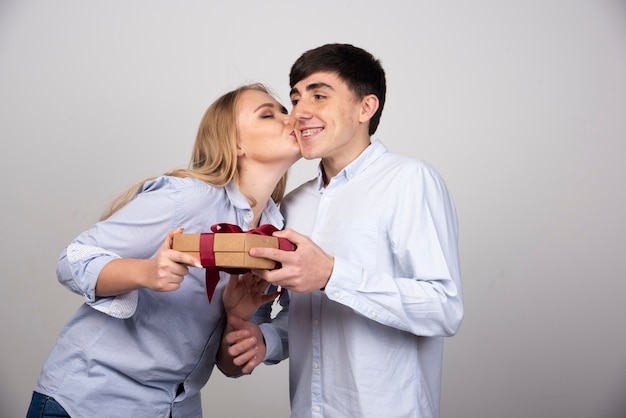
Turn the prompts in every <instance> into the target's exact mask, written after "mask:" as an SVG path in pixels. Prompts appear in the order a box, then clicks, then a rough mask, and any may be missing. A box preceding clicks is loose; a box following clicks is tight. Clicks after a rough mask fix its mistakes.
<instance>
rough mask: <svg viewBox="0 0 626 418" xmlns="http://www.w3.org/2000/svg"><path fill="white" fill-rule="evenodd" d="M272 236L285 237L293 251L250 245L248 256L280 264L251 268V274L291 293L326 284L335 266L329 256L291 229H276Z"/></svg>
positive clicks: (321, 286)
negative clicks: (265, 268) (278, 266)
mask: <svg viewBox="0 0 626 418" xmlns="http://www.w3.org/2000/svg"><path fill="white" fill-rule="evenodd" d="M273 235H274V236H275V237H281V238H287V239H288V240H289V241H291V242H292V243H294V244H295V245H296V250H295V251H282V250H279V249H276V248H261V247H256V248H251V249H250V255H251V256H253V257H263V258H269V259H271V260H274V261H278V262H279V263H281V265H282V267H281V268H280V269H275V270H252V272H253V273H254V274H256V275H258V276H260V277H262V278H264V279H265V280H266V281H267V282H268V283H271V284H274V285H276V286H281V287H282V288H283V289H289V290H293V291H295V292H311V291H314V290H319V289H323V288H324V287H326V283H328V280H329V279H330V275H331V273H332V272H333V267H334V265H335V259H334V258H333V257H332V256H330V255H328V254H326V253H325V252H324V250H322V249H321V248H320V247H319V246H318V245H317V244H315V243H314V242H313V241H311V239H310V238H309V237H307V236H305V235H302V234H299V233H297V232H295V231H294V230H292V229H289V228H288V229H286V230H284V231H276V232H274V234H273Z"/></svg>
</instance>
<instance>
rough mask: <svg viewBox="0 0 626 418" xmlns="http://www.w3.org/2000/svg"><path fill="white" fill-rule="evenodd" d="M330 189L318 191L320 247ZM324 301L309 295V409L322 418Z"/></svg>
mask: <svg viewBox="0 0 626 418" xmlns="http://www.w3.org/2000/svg"><path fill="white" fill-rule="evenodd" d="M332 193H333V192H332V188H326V189H323V190H321V191H320V194H321V198H320V203H319V208H318V211H317V218H316V220H315V225H314V228H313V231H312V233H311V239H312V240H313V242H315V243H316V244H318V245H320V246H322V242H321V239H322V236H321V232H320V231H321V230H322V229H323V227H324V225H325V224H326V219H327V217H328V214H329V212H330V209H329V208H330V202H331V196H332ZM323 300H324V294H323V292H312V293H311V321H312V324H311V332H312V342H313V349H312V358H311V369H312V370H311V408H312V411H311V412H312V414H313V416H316V417H321V416H323V413H324V411H323V396H322V366H323V364H322V361H323V359H322V335H321V326H322V323H321V312H322V304H323Z"/></svg>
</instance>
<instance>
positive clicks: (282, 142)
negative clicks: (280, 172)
mask: <svg viewBox="0 0 626 418" xmlns="http://www.w3.org/2000/svg"><path fill="white" fill-rule="evenodd" d="M237 137H238V142H237V147H238V155H239V158H240V160H242V159H245V160H248V161H255V162H258V163H262V164H276V165H277V167H278V166H280V167H282V168H283V169H285V170H286V169H287V168H289V167H290V166H291V165H292V164H293V163H294V162H296V161H297V160H298V159H299V158H300V146H299V145H298V141H297V140H296V136H295V133H294V131H293V125H292V122H291V120H290V118H289V115H288V113H287V109H285V107H284V106H283V105H281V104H280V103H278V102H277V101H276V100H274V98H272V96H270V95H269V94H267V93H264V92H262V91H258V90H246V91H244V92H243V93H241V96H240V97H239V106H238V113H237Z"/></svg>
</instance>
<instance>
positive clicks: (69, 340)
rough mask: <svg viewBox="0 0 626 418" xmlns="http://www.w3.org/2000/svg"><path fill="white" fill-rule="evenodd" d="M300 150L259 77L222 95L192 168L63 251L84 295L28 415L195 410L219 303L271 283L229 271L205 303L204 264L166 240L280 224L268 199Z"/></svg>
mask: <svg viewBox="0 0 626 418" xmlns="http://www.w3.org/2000/svg"><path fill="white" fill-rule="evenodd" d="M299 158H300V148H299V146H298V143H297V141H296V139H295V135H294V133H293V127H292V125H291V122H290V121H289V116H288V115H287V110H286V109H285V108H284V107H283V106H282V105H281V104H280V103H278V102H277V101H276V100H275V99H274V98H273V97H272V96H271V95H270V93H269V92H268V90H267V89H266V88H265V87H263V86H262V85H260V84H253V85H248V86H243V87H241V88H238V89H236V90H234V91H231V92H229V93H227V94H225V95H223V96H222V97H220V98H218V99H217V100H216V101H215V102H214V103H213V104H212V105H211V106H210V107H209V108H208V109H207V111H206V113H205V114H204V117H203V118H202V121H201V123H200V127H199V131H198V135H197V138H196V142H195V144H194V148H193V153H192V158H191V164H190V168H189V169H184V170H183V169H180V170H173V171H170V172H168V173H166V174H165V175H163V176H160V177H157V178H153V179H148V180H146V181H143V182H140V183H139V184H137V185H136V186H135V187H133V188H131V189H130V190H129V192H127V193H126V194H125V195H124V196H123V197H122V198H121V199H119V200H118V201H117V202H114V204H113V205H112V208H111V210H110V211H109V213H108V214H106V215H105V216H104V217H103V219H101V220H100V222H98V223H96V224H95V225H94V226H92V227H91V228H90V229H89V230H87V231H84V232H83V233H81V234H80V235H79V236H78V237H77V238H76V239H75V240H74V241H73V242H72V243H71V244H70V245H69V246H68V247H67V248H66V249H65V250H64V251H63V253H62V254H61V257H60V259H59V263H58V267H57V275H58V277H59V281H60V282H61V283H62V284H63V285H65V286H66V287H68V288H69V289H70V290H72V291H73V292H75V293H78V294H81V295H83V296H84V297H85V299H86V303H85V304H84V305H83V306H81V307H80V308H79V309H78V311H77V312H76V314H75V315H74V317H73V318H72V319H71V320H70V321H69V322H68V323H67V325H66V326H65V328H64V330H63V331H62V332H61V335H60V337H59V339H58V341H57V344H56V346H55V347H54V349H53V351H52V353H51V354H50V356H49V358H48V360H47V361H46V363H45V365H44V367H43V370H42V372H41V375H40V378H39V381H38V383H37V386H36V387H35V391H34V394H33V400H32V402H31V407H30V409H29V412H28V417H31V416H37V417H46V416H55V417H58V416H73V417H75V418H78V417H89V418H95V417H104V416H106V417H134V418H137V417H149V418H155V417H168V416H172V417H185V418H188V417H200V416H202V411H201V402H200V393H199V391H200V389H201V388H202V386H204V384H205V383H206V382H207V380H208V379H209V376H210V374H211V371H212V369H213V366H214V364H215V357H216V352H217V350H218V348H219V344H220V338H221V334H222V331H223V328H224V322H225V321H224V318H225V310H224V309H225V308H226V309H227V310H228V311H229V312H228V313H229V314H235V315H237V316H244V317H246V316H250V315H251V314H252V313H253V311H254V309H256V307H258V306H260V305H261V304H263V303H265V302H267V301H269V300H271V299H272V298H273V295H263V294H262V292H261V290H260V289H262V288H263V287H264V283H260V282H258V283H254V284H251V285H248V286H247V287H246V286H241V282H238V281H237V279H236V277H233V278H231V280H230V281H228V280H221V281H220V283H219V284H218V287H217V289H216V290H215V293H214V296H213V298H212V301H211V302H210V303H209V301H208V300H207V295H206V289H205V270H204V269H202V268H196V267H201V266H200V265H199V260H197V259H195V258H194V257H191V256H190V255H189V254H185V253H181V252H178V251H174V250H172V249H171V246H172V240H173V235H174V234H175V233H180V232H182V230H183V228H184V230H185V232H186V233H200V232H208V231H210V228H211V226H212V225H214V224H217V223H231V224H236V225H238V226H239V227H241V229H242V230H244V231H246V230H249V229H252V228H255V227H257V226H258V225H260V224H267V223H269V224H273V225H274V226H276V227H277V228H279V229H280V228H282V227H283V218H282V216H281V214H280V212H279V211H278V209H277V206H276V205H277V204H278V203H280V201H281V199H282V196H283V194H284V191H285V187H286V180H287V177H286V176H287V171H288V169H289V167H290V166H291V165H292V164H293V163H294V162H296V161H297V160H298V159H299ZM163 237H166V239H165V241H163ZM223 277H228V276H227V275H226V276H223ZM183 279H184V280H183ZM227 283H228V289H229V291H228V292H227V296H226V297H225V299H224V300H222V295H223V291H224V288H225V287H226V286H227ZM244 287H246V289H243V288H244ZM238 292H239V293H238ZM242 292H243V293H242ZM245 292H248V293H245ZM48 411H50V412H48Z"/></svg>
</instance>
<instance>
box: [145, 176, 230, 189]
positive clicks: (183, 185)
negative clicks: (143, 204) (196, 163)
mask: <svg viewBox="0 0 626 418" xmlns="http://www.w3.org/2000/svg"><path fill="white" fill-rule="evenodd" d="M164 189H165V190H167V189H169V190H174V191H184V190H193V189H196V190H199V191H203V192H205V193H206V192H214V191H220V190H221V189H223V187H218V186H213V185H211V184H208V183H207V182H204V181H202V180H199V179H196V178H193V177H177V176H168V175H162V176H158V177H155V178H153V179H150V180H146V182H145V183H144V184H143V186H142V187H141V191H142V192H150V191H157V190H164Z"/></svg>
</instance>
